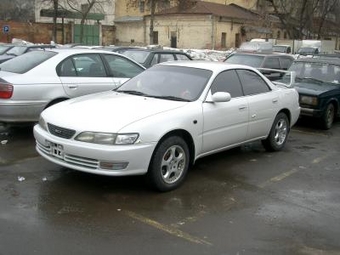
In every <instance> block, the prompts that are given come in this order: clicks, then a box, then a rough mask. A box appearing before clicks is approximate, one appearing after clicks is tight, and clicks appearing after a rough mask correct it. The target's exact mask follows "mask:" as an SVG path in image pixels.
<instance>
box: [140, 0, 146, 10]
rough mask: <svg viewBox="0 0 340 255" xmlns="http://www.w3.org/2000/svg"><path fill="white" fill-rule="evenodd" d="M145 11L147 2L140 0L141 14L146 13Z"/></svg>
mask: <svg viewBox="0 0 340 255" xmlns="http://www.w3.org/2000/svg"><path fill="white" fill-rule="evenodd" d="M144 10H145V1H144V0H140V1H139V11H140V12H144Z"/></svg>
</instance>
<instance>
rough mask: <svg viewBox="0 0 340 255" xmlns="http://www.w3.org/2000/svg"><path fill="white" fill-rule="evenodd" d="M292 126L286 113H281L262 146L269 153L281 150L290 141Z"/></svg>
mask: <svg viewBox="0 0 340 255" xmlns="http://www.w3.org/2000/svg"><path fill="white" fill-rule="evenodd" d="M289 131H290V125H289V120H288V117H287V115H286V114H285V113H283V112H280V113H279V114H278V115H277V116H276V118H275V120H274V122H273V126H272V128H271V129H270V132H269V135H268V137H267V138H266V139H265V140H262V145H263V147H264V148H265V149H266V150H267V151H279V150H281V149H282V148H283V147H284V146H285V144H286V142H287V139H288V134H289Z"/></svg>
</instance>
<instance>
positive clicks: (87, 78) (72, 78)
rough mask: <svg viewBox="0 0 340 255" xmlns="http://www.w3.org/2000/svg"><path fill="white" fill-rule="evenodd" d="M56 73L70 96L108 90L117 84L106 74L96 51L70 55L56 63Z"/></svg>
mask: <svg viewBox="0 0 340 255" xmlns="http://www.w3.org/2000/svg"><path fill="white" fill-rule="evenodd" d="M57 73H58V75H59V78H60V80H61V82H62V84H63V87H64V90H65V92H66V94H67V95H68V96H69V97H70V98H72V97H77V96H81V95H86V94H91V93H95V92H100V91H106V90H110V89H113V88H115V87H116V86H117V84H114V82H113V79H112V77H109V76H108V74H107V70H106V69H105V65H104V63H103V61H102V59H101V57H100V55H99V54H97V53H86V54H75V55H72V56H70V57H68V58H67V59H65V60H63V61H62V62H61V63H60V64H59V65H58V67H57Z"/></svg>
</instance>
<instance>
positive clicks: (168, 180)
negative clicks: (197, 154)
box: [147, 136, 190, 192]
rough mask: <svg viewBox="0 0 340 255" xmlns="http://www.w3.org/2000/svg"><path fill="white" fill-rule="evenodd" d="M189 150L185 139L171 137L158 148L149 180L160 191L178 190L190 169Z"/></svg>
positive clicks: (152, 161)
mask: <svg viewBox="0 0 340 255" xmlns="http://www.w3.org/2000/svg"><path fill="white" fill-rule="evenodd" d="M189 161H190V155H189V149H188V145H187V144H186V142H185V141H184V140H183V138H181V137H179V136H170V137H168V138H166V139H165V140H163V141H162V142H161V143H160V144H159V145H158V146H157V148H156V150H155V152H154V154H153V157H152V159H151V163H150V166H149V170H148V173H147V178H148V181H149V182H150V184H151V185H152V187H153V188H155V189H157V190H158V191H162V192H165V191H170V190H174V189H176V188H178V187H179V186H180V185H181V184H182V183H183V181H184V179H185V177H186V174H187V172H188V168H189Z"/></svg>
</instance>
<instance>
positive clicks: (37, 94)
mask: <svg viewBox="0 0 340 255" xmlns="http://www.w3.org/2000/svg"><path fill="white" fill-rule="evenodd" d="M144 70H145V68H144V67H143V66H141V65H140V64H138V63H137V62H135V61H133V60H131V59H129V58H127V57H125V56H122V55H119V54H116V53H113V52H104V51H95V50H86V49H51V50H44V51H32V52H28V53H26V54H23V55H21V56H18V57H16V58H14V59H11V60H9V61H6V62H5V63H3V64H1V65H0V124H2V126H7V125H10V124H16V123H23V122H36V121H38V119H39V114H40V113H41V112H42V110H44V109H46V108H47V107H49V106H51V105H53V104H55V103H58V102H60V101H63V100H66V99H69V98H73V97H77V96H81V95H85V94H90V93H94V92H99V91H105V90H110V89H113V88H115V87H117V86H119V85H120V84H122V83H124V82H125V81H127V80H128V79H130V78H132V77H133V76H135V75H137V74H139V73H140V72H142V71H144Z"/></svg>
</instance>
